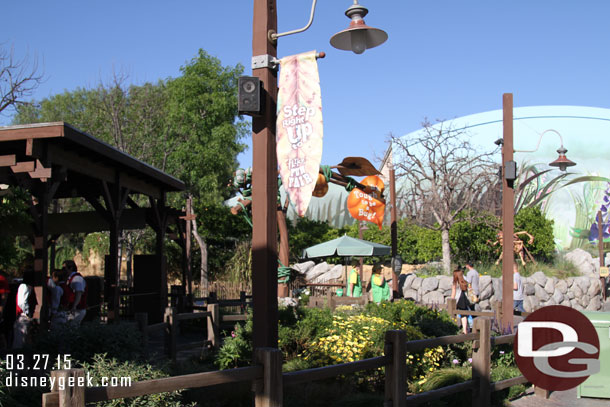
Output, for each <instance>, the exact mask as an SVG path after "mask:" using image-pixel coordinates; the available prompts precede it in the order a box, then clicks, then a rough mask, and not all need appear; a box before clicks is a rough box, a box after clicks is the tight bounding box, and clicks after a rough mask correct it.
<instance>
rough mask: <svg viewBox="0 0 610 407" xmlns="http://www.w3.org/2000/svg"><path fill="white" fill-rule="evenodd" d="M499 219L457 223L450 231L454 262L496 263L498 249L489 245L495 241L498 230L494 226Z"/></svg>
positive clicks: (487, 218)
mask: <svg viewBox="0 0 610 407" xmlns="http://www.w3.org/2000/svg"><path fill="white" fill-rule="evenodd" d="M496 222H497V218H496V217H494V216H491V215H488V216H485V217H483V218H480V219H476V220H472V221H467V220H463V221H460V222H457V223H456V224H454V225H453V226H452V227H451V230H450V231H449V242H450V244H451V252H452V256H453V257H452V260H453V261H454V262H455V263H458V264H463V263H464V262H465V261H467V260H471V261H474V260H478V261H483V262H490V261H491V260H492V259H493V261H495V256H496V250H497V247H494V246H492V245H490V244H488V243H487V241H488V240H489V241H492V242H493V241H495V240H496V233H497V229H496V227H494V226H493V224H494V223H496Z"/></svg>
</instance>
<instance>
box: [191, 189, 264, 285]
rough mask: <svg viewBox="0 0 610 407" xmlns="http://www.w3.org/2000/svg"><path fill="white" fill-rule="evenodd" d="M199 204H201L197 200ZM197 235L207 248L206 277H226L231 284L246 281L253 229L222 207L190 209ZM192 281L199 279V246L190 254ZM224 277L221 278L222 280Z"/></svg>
mask: <svg viewBox="0 0 610 407" xmlns="http://www.w3.org/2000/svg"><path fill="white" fill-rule="evenodd" d="M200 202H201V201H200ZM193 208H194V210H195V212H196V213H197V214H198V216H197V226H198V229H199V234H200V235H201V237H202V238H203V239H204V240H205V242H206V244H207V246H208V276H209V278H210V279H211V280H214V279H217V278H224V276H227V277H228V279H229V280H232V281H238V280H239V281H244V280H245V279H249V276H250V266H249V260H248V257H249V252H250V246H249V243H244V242H250V240H251V236H252V228H251V227H250V225H249V224H248V223H247V222H246V221H245V220H244V219H243V217H242V216H239V215H237V216H235V215H233V214H231V211H230V208H227V207H226V206H224V205H222V204H210V205H206V204H204V203H203V202H201V204H199V203H197V204H195V205H194V206H193ZM193 258H194V263H195V265H196V266H195V267H193V271H194V272H195V275H194V278H195V279H197V278H198V274H199V270H200V267H199V264H200V262H201V254H200V251H199V250H198V246H197V245H195V250H194V251H193ZM221 276H223V277H221Z"/></svg>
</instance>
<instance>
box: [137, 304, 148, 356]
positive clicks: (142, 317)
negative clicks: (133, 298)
mask: <svg viewBox="0 0 610 407" xmlns="http://www.w3.org/2000/svg"><path fill="white" fill-rule="evenodd" d="M135 318H136V323H137V324H138V330H139V331H140V333H141V334H142V349H144V354H147V353H148V313H146V312H136V314H135Z"/></svg>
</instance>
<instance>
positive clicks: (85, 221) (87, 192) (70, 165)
mask: <svg viewBox="0 0 610 407" xmlns="http://www.w3.org/2000/svg"><path fill="white" fill-rule="evenodd" d="M0 184H5V185H8V186H9V188H10V187H21V188H23V189H25V190H27V191H28V192H29V194H30V195H31V197H32V199H31V201H30V202H29V203H30V205H29V210H30V215H31V218H32V223H30V224H19V223H12V224H7V225H3V226H2V227H0V233H8V234H12V235H28V236H30V237H31V239H32V241H33V245H34V272H35V276H36V277H35V281H36V286H37V289H38V291H39V292H40V291H42V293H40V294H41V295H42V296H46V290H42V289H41V286H42V284H43V283H44V281H45V277H46V276H47V275H49V258H48V257H49V255H48V252H49V250H48V248H49V246H50V244H52V242H54V241H55V240H56V239H57V238H58V237H59V235H61V234H64V233H91V232H96V231H109V232H110V250H109V253H108V256H107V257H106V262H105V269H104V302H105V303H106V304H107V309H108V319H109V320H114V319H116V318H118V309H119V284H118V283H119V281H118V279H119V270H120V258H119V237H120V235H121V231H122V230H125V229H140V228H144V227H145V226H146V225H148V226H150V227H152V229H153V230H154V231H155V232H156V249H155V253H154V254H153V255H149V256H139V257H140V258H139V259H138V258H136V259H135V261H134V291H135V293H136V294H137V293H141V294H142V296H141V298H136V299H137V303H136V304H137V305H136V308H138V309H139V310H140V311H144V310H146V311H148V312H149V321H151V322H156V321H160V319H161V318H162V315H163V311H164V309H165V306H166V305H167V270H166V264H165V257H164V252H163V241H164V238H165V236H166V233H167V232H168V227H169V226H171V225H176V226H177V227H178V228H179V230H182V233H179V235H180V236H184V234H183V229H184V222H183V221H182V225H181V224H180V223H181V221H180V219H179V218H180V216H181V215H183V213H182V212H180V211H177V210H174V209H172V208H169V207H167V206H166V195H167V193H168V192H176V191H183V190H184V189H185V185H184V183H183V182H182V181H180V180H178V179H176V178H174V177H172V176H171V175H168V174H166V173H164V172H162V171H160V170H158V169H156V168H154V167H152V166H150V165H148V164H146V163H144V162H142V161H140V160H137V159H135V158H134V157H132V156H130V155H128V154H125V153H123V152H122V151H120V150H118V149H116V148H114V147H112V146H110V145H109V144H107V143H105V142H103V141H101V140H98V139H96V138H95V137H92V136H90V135H88V134H86V133H84V132H82V131H80V130H78V129H76V128H74V127H72V126H70V125H69V124H67V123H63V122H55V123H39V124H29V125H19V126H8V127H0ZM135 195H141V196H145V197H147V198H148V202H149V206H146V207H144V206H140V205H138V204H137V203H136V200H134V196H135ZM75 197H80V198H83V199H84V200H86V201H87V202H88V203H89V204H90V205H91V207H93V208H94V210H93V211H86V212H69V213H49V208H51V207H52V206H51V204H52V202H53V201H54V200H57V199H62V198H75ZM140 202H141V199H140ZM144 294H147V295H144ZM39 298H40V296H39ZM42 303H43V308H42V310H41V313H42V315H43V316H44V315H46V313H45V312H46V309H45V307H44V304H45V303H46V301H44V300H43V301H42ZM42 320H43V319H41V321H42Z"/></svg>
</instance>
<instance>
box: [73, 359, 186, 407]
mask: <svg viewBox="0 0 610 407" xmlns="http://www.w3.org/2000/svg"><path fill="white" fill-rule="evenodd" d="M83 368H84V369H85V372H86V373H87V374H89V375H90V376H91V379H92V381H93V383H94V385H100V384H102V380H103V378H107V379H106V380H108V378H118V380H119V381H120V380H121V378H129V379H130V380H131V383H135V382H139V381H144V380H151V379H160V378H162V377H167V374H166V373H165V372H164V371H163V369H159V368H155V367H153V366H151V365H149V364H146V363H137V362H133V361H130V362H127V361H125V362H119V361H118V360H117V359H115V358H109V357H108V356H107V355H105V354H98V355H94V356H93V358H92V361H91V363H83ZM124 384H127V383H124ZM180 394H181V392H179V391H176V392H171V393H170V392H166V393H158V394H151V395H148V396H139V397H133V398H125V399H115V400H109V401H104V402H98V403H96V406H101V407H136V406H137V407H140V406H151V407H153V406H154V407H164V406H165V407H180V406H183V405H184V404H183V403H182V402H181V397H180ZM192 405H195V404H194V403H193V404H192Z"/></svg>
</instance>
